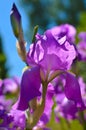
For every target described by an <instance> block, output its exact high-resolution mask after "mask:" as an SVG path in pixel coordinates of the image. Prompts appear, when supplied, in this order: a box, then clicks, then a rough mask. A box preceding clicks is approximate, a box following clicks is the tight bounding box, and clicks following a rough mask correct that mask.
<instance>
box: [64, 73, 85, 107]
mask: <svg viewBox="0 0 86 130" xmlns="http://www.w3.org/2000/svg"><path fill="white" fill-rule="evenodd" d="M65 95H66V97H67V98H68V99H69V100H73V101H75V103H76V104H77V105H78V107H81V108H83V107H84V103H83V101H82V97H81V91H80V85H79V83H78V80H77V78H76V77H75V75H74V74H71V73H68V72H66V84H65Z"/></svg>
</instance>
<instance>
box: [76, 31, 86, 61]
mask: <svg viewBox="0 0 86 130" xmlns="http://www.w3.org/2000/svg"><path fill="white" fill-rule="evenodd" d="M79 38H80V42H79V43H78V44H77V50H78V58H79V60H81V61H86V32H81V33H80V34H79Z"/></svg>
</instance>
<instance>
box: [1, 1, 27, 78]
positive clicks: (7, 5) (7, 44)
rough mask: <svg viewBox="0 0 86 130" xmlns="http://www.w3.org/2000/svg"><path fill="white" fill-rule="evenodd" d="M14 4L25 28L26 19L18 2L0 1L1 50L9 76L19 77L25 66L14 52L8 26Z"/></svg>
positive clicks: (10, 30) (13, 39)
mask: <svg viewBox="0 0 86 130" xmlns="http://www.w3.org/2000/svg"><path fill="white" fill-rule="evenodd" d="M13 2H15V4H16V6H17V8H18V10H19V12H20V13H21V15H22V21H23V28H24V30H25V28H26V24H27V21H26V18H25V14H24V12H23V9H22V8H21V7H20V6H19V3H18V0H1V1H0V34H1V36H2V38H3V49H4V52H5V54H6V57H7V66H8V67H9V68H10V70H9V74H10V76H15V75H17V76H21V74H22V69H23V67H24V66H25V64H24V63H23V62H22V61H21V59H20V57H19V56H18V54H17V51H16V38H15V37H14V35H13V32H12V28H11V24H10V10H11V8H12V4H13Z"/></svg>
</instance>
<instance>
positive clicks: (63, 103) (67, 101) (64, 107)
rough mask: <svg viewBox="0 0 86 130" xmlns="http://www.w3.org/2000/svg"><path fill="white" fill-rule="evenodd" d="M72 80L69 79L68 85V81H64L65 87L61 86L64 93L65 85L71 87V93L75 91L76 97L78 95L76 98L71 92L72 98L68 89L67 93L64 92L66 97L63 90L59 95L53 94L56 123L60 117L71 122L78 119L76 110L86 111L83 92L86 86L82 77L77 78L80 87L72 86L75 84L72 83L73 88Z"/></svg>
mask: <svg viewBox="0 0 86 130" xmlns="http://www.w3.org/2000/svg"><path fill="white" fill-rule="evenodd" d="M68 75H69V74H68ZM67 78H70V76H68V77H67ZM62 80H63V79H62ZM71 80H72V81H71ZM74 80H75V79H74ZM74 80H73V78H72V79H71V78H70V80H69V82H70V83H67V81H68V79H66V82H65V86H64V84H63V83H62V84H63V87H64V90H65V91H66V89H65V87H67V86H66V85H68V86H69V87H71V90H72V92H73V91H76V95H78V96H79V97H78V96H77V97H76V95H75V92H73V95H74V96H72V93H71V92H69V89H68V91H66V92H67V93H66V94H67V95H66V94H64V90H63V91H62V92H60V93H57V94H55V100H56V103H57V106H56V108H55V116H56V121H57V122H58V121H59V120H60V119H59V117H60V116H61V117H64V118H65V119H67V120H71V119H75V118H77V119H78V110H79V111H82V110H85V109H86V90H85V89H86V84H85V83H84V81H83V79H82V77H79V78H78V84H79V86H80V87H79V86H78V85H74V84H75V83H73V86H72V85H71V84H72V82H74ZM74 86H75V87H74ZM55 87H59V84H58V86H55ZM73 89H76V90H73ZM80 92H81V93H80ZM68 93H69V94H70V95H69V94H68ZM66 96H67V97H66ZM73 98H74V100H73ZM76 102H77V103H78V104H77V103H76Z"/></svg>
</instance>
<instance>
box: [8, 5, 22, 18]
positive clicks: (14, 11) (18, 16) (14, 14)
mask: <svg viewBox="0 0 86 130" xmlns="http://www.w3.org/2000/svg"><path fill="white" fill-rule="evenodd" d="M10 15H11V17H12V15H13V16H14V17H15V18H16V19H17V20H20V19H21V15H20V13H19V11H18V9H17V7H16V5H15V3H13V6H12V9H11V12H10Z"/></svg>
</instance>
